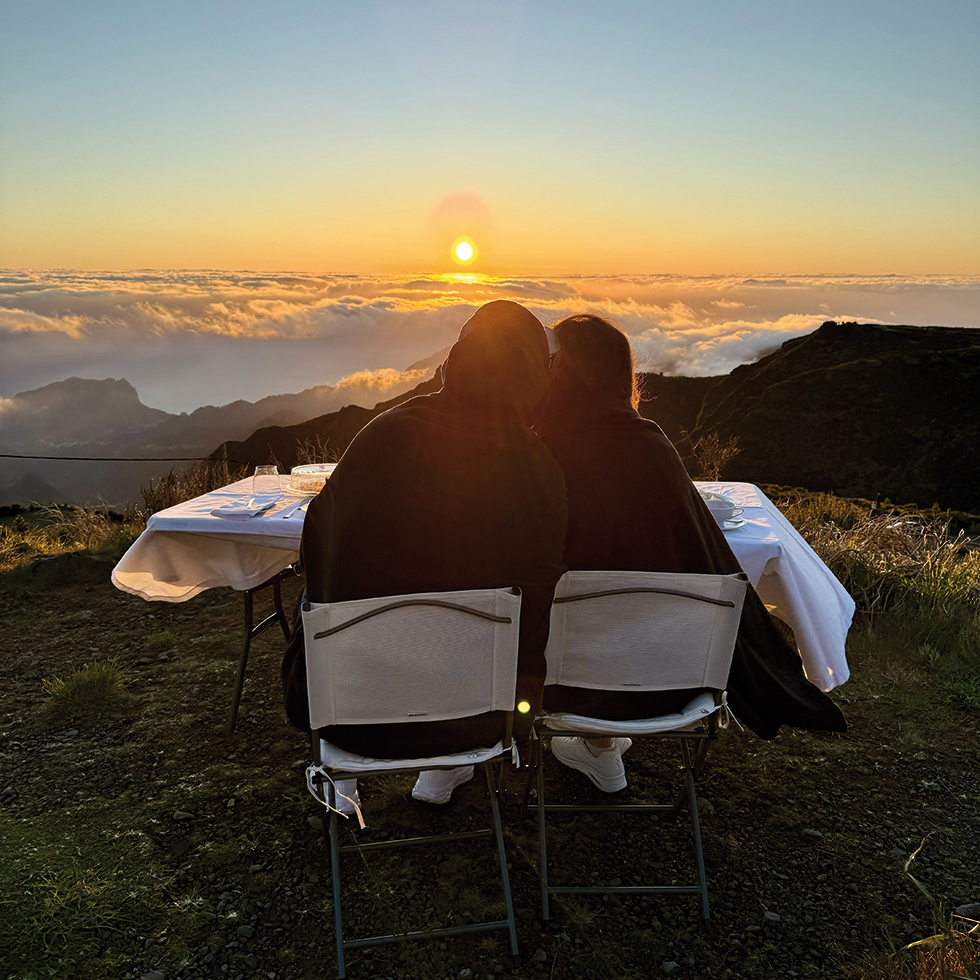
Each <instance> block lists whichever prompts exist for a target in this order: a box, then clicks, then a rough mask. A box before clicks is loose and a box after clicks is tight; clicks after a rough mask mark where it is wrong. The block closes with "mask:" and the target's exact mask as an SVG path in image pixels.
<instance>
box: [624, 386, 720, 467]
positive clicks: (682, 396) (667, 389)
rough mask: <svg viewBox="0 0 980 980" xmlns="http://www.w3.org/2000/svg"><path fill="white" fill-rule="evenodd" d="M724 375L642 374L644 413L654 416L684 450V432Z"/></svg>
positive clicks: (691, 425) (691, 424)
mask: <svg viewBox="0 0 980 980" xmlns="http://www.w3.org/2000/svg"><path fill="white" fill-rule="evenodd" d="M723 380H724V375H722V376H720V377H713V378H682V377H670V376H668V375H665V374H641V375H640V387H641V389H642V391H643V401H642V402H641V403H640V414H641V415H642V416H643V417H644V418H648V419H653V421H654V422H656V423H657V425H659V426H660V428H661V429H663V430H664V432H665V433H667V437H668V438H669V439H670V441H671V442H673V443H674V445H675V446H677V448H678V449H679V450H682V445H683V443H684V441H685V440H684V433H686V432H690V431H691V430H692V429H693V428H694V427H695V425H696V424H697V420H698V414H699V413H700V411H701V404H702V402H703V401H704V398H705V395H706V394H707V393H708V391H709V390H710V389H711V388H712V387H713V386H714V385H716V384H718V383H719V382H720V381H723Z"/></svg>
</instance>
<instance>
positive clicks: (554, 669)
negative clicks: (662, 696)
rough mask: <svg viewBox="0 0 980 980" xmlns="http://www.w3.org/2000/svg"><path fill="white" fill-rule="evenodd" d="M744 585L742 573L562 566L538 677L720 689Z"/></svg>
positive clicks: (624, 686) (599, 685)
mask: <svg viewBox="0 0 980 980" xmlns="http://www.w3.org/2000/svg"><path fill="white" fill-rule="evenodd" d="M745 588H746V578H745V575H743V574H735V575H692V574H679V573H676V572H621V571H613V572H609V571H605V572H581V571H573V572H566V573H565V574H564V575H563V576H562V577H561V579H560V580H559V582H558V586H557V588H556V589H555V601H554V604H553V605H552V608H551V634H550V637H549V640H548V648H547V651H546V657H547V661H548V676H547V680H546V682H545V683H547V684H560V685H562V686H564V687H584V688H591V689H593V690H632V691H666V690H678V689H682V688H704V687H707V688H714V689H716V690H722V689H724V687H725V685H726V683H727V682H728V672H729V670H730V668H731V661H732V652H733V650H734V647H735V638H736V635H737V633H738V623H739V619H740V617H741V615H742V602H743V600H744V598H745Z"/></svg>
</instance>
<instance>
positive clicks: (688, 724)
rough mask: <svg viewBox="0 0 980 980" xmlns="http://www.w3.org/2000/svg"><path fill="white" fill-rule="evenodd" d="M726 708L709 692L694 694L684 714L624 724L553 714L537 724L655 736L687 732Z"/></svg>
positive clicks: (635, 719) (628, 721)
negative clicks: (659, 733) (662, 733)
mask: <svg viewBox="0 0 980 980" xmlns="http://www.w3.org/2000/svg"><path fill="white" fill-rule="evenodd" d="M722 707H725V702H724V700H723V701H722V704H716V703H715V696H714V694H713V692H711V691H702V692H701V693H700V694H696V695H695V696H694V697H693V698H692V699H691V700H690V701H689V702H688V703H687V705H685V707H684V710H683V711H677V712H674V713H673V714H669V715H658V716H657V717H656V718H630V719H629V720H627V721H610V720H609V719H608V718H588V717H586V716H585V715H576V714H571V713H570V712H567V711H556V712H554V713H552V714H548V715H543V716H542V717H541V718H539V722H540V723H541V724H542V725H544V726H545V727H547V728H554V729H559V730H561V731H574V732H588V733H589V734H590V735H655V734H657V733H658V732H672V731H688V730H690V729H693V728H696V727H697V726H698V725H700V724H701V722H702V721H704V719H705V718H709V717H710V716H711V715H713V714H714V713H715V712H716V711H718V710H719V709H721V708H722Z"/></svg>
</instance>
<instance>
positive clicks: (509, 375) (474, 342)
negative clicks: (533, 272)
mask: <svg viewBox="0 0 980 980" xmlns="http://www.w3.org/2000/svg"><path fill="white" fill-rule="evenodd" d="M443 391H445V392H446V393H447V394H449V395H451V396H453V397H454V398H458V399H460V400H461V401H465V402H468V403H471V404H474V405H479V406H481V407H486V408H494V409H505V410H513V411H515V412H516V413H517V414H518V415H519V416H520V418H521V420H522V421H525V422H527V423H528V424H530V421H531V420H532V419H533V418H534V414H535V412H536V411H537V408H538V406H539V405H540V403H541V401H542V399H543V398H544V397H545V395H546V394H547V393H548V340H547V336H546V334H545V329H544V327H543V326H542V325H541V321H540V320H538V318H537V317H536V316H535V315H534V314H533V313H531V312H530V310H526V309H525V308H524V307H523V306H521V305H520V304H519V303H512V302H510V300H494V301H493V302H492V303H487V304H486V305H485V306H481V307H480V308H479V309H478V310H477V311H476V312H475V313H474V314H473V315H472V316H471V317H470V318H469V319H468V320H467V321H466V323H464V324H463V329H462V330H460V332H459V338H458V339H457V341H456V343H455V344H453V348H452V350H451V351H450V352H449V357H447V358H446V363H445V364H444V365H443Z"/></svg>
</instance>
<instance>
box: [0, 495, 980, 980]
mask: <svg viewBox="0 0 980 980" xmlns="http://www.w3.org/2000/svg"><path fill="white" fill-rule="evenodd" d="M775 492H776V491H773V493H775ZM784 503H785V504H786V508H787V512H788V513H790V515H791V517H792V518H793V519H794V520H796V521H797V522H798V523H799V524H800V525H801V526H803V527H805V529H806V531H807V533H808V535H810V536H811V539H812V540H813V541H814V543H815V545H816V546H817V547H818V549H820V550H821V554H823V555H824V557H825V559H826V560H828V562H829V563H830V564H831V565H832V567H835V570H836V571H838V574H840V575H841V576H842V578H843V579H844V580H846V581H847V582H848V584H849V586H850V587H851V588H852V589H853V590H854V592H855V594H856V596H857V598H858V602H859V607H860V609H859V616H858V618H857V620H856V623H855V626H854V627H853V628H852V631H851V635H850V638H849V650H848V656H849V661H850V663H851V667H852V671H853V674H852V679H851V680H850V681H849V682H848V683H847V684H846V685H845V686H844V687H843V688H841V689H839V690H838V691H837V692H835V693H834V697H835V699H836V700H837V701H838V702H839V703H840V704H841V706H842V708H843V710H844V712H845V714H846V716H847V718H848V722H849V730H848V732H847V733H846V734H844V735H826V734H814V733H805V732H798V731H793V730H784V731H783V732H782V733H781V734H780V735H779V736H778V737H777V738H776V739H774V740H772V741H771V742H763V741H760V740H759V739H757V738H755V737H754V736H751V735H750V734H748V733H743V732H740V731H738V730H737V729H736V728H731V729H729V730H728V731H727V732H725V733H723V737H722V738H721V739H720V741H719V744H718V745H717V746H716V749H715V750H714V751H713V753H712V755H711V756H710V757H709V764H708V771H707V773H706V778H705V780H704V784H703V789H702V790H701V792H700V798H701V800H702V804H703V805H702V833H703V837H704V843H705V850H706V860H707V863H708V878H709V889H710V893H711V900H712V918H713V925H712V928H711V929H710V930H705V929H704V928H703V926H702V923H701V920H700V915H699V911H698V908H697V904H696V901H694V900H693V899H690V898H684V897H677V898H626V897H624V898H621V899H620V898H611V897H608V898H590V897H582V898H565V899H563V900H560V901H555V903H554V907H555V915H554V918H553V919H552V920H551V921H550V922H547V923H544V922H542V921H541V920H540V916H539V911H540V910H539V904H540V903H539V893H538V888H537V877H536V866H537V856H536V837H535V835H534V834H533V833H532V823H531V822H530V821H529V822H528V824H527V825H526V826H522V825H521V823H520V821H519V819H518V799H519V796H518V794H517V792H516V788H517V787H516V785H514V782H513V780H512V784H511V791H510V792H509V793H508V799H507V804H506V813H505V822H506V824H507V827H508V832H507V841H508V854H509V857H510V862H511V876H512V885H513V888H514V893H515V901H516V905H517V915H518V929H519V937H520V941H521V960H520V964H518V965H515V964H514V963H512V962H511V961H510V958H509V956H508V955H507V947H506V942H505V939H504V937H503V934H493V933H489V934H484V935H483V936H477V937H462V938H458V939H450V940H442V941H439V940H432V941H429V942H425V943H419V944H411V945H395V946H390V947H382V948H378V949H375V950H366V951H359V952H353V953H351V954H350V957H349V976H351V977H354V978H372V977H393V978H398V980H407V978H410V977H417V978H420V980H421V978H424V980H429V978H443V977H444V978H457V977H468V976H472V977H491V976H500V975H505V976H513V977H523V978H554V980H562V978H564V980H579V978H583V980H584V978H590V980H591V978H600V977H601V978H622V980H628V978H646V977H651V976H660V975H668V972H669V973H670V974H671V975H676V976H679V977H684V978H692V980H700V978H709V977H710V978H715V977H732V978H735V977H745V978H769V977H779V978H783V977H792V976H797V977H811V978H816V977H821V978H823V977H840V978H842V980H847V978H858V977H866V978H867V980H892V978H899V977H918V978H921V980H925V978H927V977H929V978H931V977H937V978H938V977H940V976H942V972H941V970H940V967H939V966H937V965H936V963H933V962H926V960H925V959H923V958H922V956H923V955H926V956H932V958H933V960H936V962H938V959H937V957H938V955H939V954H938V953H937V952H936V950H942V949H944V948H945V947H944V946H942V945H940V946H935V945H933V946H926V947H921V948H920V951H918V952H912V953H908V954H902V955H899V956H894V955H892V954H893V953H894V951H895V950H897V949H899V948H900V947H902V946H904V945H905V944H907V943H910V942H914V941H917V940H922V939H925V938H927V937H930V936H932V935H933V934H934V932H935V930H936V923H937V921H938V922H939V923H940V924H942V923H944V922H945V921H946V919H947V916H948V913H949V912H950V911H951V910H952V909H953V908H955V907H956V906H959V905H963V904H965V903H969V902H977V901H980V871H978V869H980V835H978V834H977V831H976V828H977V826H978V822H980V812H978V811H980V803H978V799H980V797H978V791H977V773H978V770H980V740H978V738H977V736H978V734H980V657H978V656H977V653H978V650H977V646H976V644H977V642H978V637H980V629H978V625H980V622H978V610H980V575H978V569H977V560H976V557H975V552H973V551H970V550H968V549H966V548H965V545H964V542H963V541H962V540H961V541H959V542H955V541H954V542H953V544H952V545H950V544H949V543H948V541H947V539H946V538H945V537H944V536H943V535H942V534H940V533H939V530H938V529H937V528H936V526H935V521H929V520H922V521H919V522H918V523H915V522H913V524H911V525H909V526H905V525H904V523H902V524H901V525H900V526H899V527H897V528H895V527H892V528H889V527H888V526H887V523H886V524H885V525H884V526H882V527H880V528H868V527H866V526H865V525H867V523H868V522H867V520H866V518H867V516H868V515H867V511H866V509H865V508H864V505H863V504H862V505H857V506H856V507H852V508H851V509H849V508H848V505H846V504H843V503H835V502H834V501H832V500H822V501H809V502H806V501H805V500H802V499H795V500H793V499H790V495H787V496H786V499H785V500H784ZM794 507H795V508H796V510H795V511H794ZM831 512H832V513H831ZM807 515H809V517H808V516H807ZM807 520H812V522H813V525H812V526H810V527H807ZM905 520H906V517H905V516H903V517H902V522H904V521H905ZM891 523H892V524H896V523H898V522H897V521H896V520H895V519H891ZM830 524H832V525H833V527H829V525H830ZM109 531H110V532H111V533H107V535H106V537H105V538H104V539H102V540H101V541H100V540H98V539H96V538H94V537H93V538H91V539H89V540H87V542H86V543H85V544H84V545H82V544H80V542H82V540H83V539H82V537H81V536H80V535H79V536H76V537H75V538H73V539H71V540H66V539H67V538H71V532H70V531H69V529H67V528H65V527H63V528H61V529H60V530H59V531H56V532H54V533H55V534H56V535H58V537H57V542H58V543H60V546H62V547H61V551H60V553H59V551H58V545H57V544H56V542H55V541H53V540H46V541H45V540H41V539H40V538H35V539H32V540H33V543H31V545H30V547H31V550H30V551H27V550H25V549H21V551H20V554H19V555H18V554H16V553H15V554H11V551H12V550H13V551H16V549H17V545H18V544H23V543H25V542H26V541H27V538H25V537H23V536H22V537H21V539H20V540H19V541H18V540H15V539H14V534H15V533H16V534H21V533H22V532H13V531H10V532H3V533H4V537H2V538H0V556H3V555H8V558H7V560H6V562H7V563H6V565H5V566H0V567H2V568H4V569H5V570H3V571H2V572H0V576H2V577H0V623H2V633H0V635H2V637H3V646H2V648H0V867H2V868H3V869H4V871H3V874H2V875H0V950H3V954H2V956H0V962H2V964H3V965H2V967H0V977H5V978H17V980H26V978H28V977H37V978H40V977H49V976H50V977H65V978H68V977H71V978H73V980H89V978H93V980H94V978H102V977H113V978H122V980H125V978H130V980H132V978H143V977H149V976H151V974H152V975H155V976H159V974H163V975H164V976H165V977H167V978H176V977H187V978H196V977H202V978H203V977H242V978H246V977H247V978H252V977H256V978H258V977H266V978H269V980H277V978H283V980H307V978H314V977H317V978H319V977H330V976H334V975H335V972H334V971H335V967H334V965H333V964H334V951H333V932H332V902H331V900H330V894H329V893H330V889H329V869H328V867H327V862H326V854H325V848H324V844H323V840H322V835H321V834H320V832H319V829H318V827H317V826H316V824H317V823H318V817H319V813H318V810H317V807H316V804H315V803H314V801H313V800H312V798H310V797H309V796H308V794H307V793H306V791H305V788H304V785H303V767H304V765H305V764H306V762H307V761H308V752H307V746H306V742H305V739H304V738H303V737H302V736H301V735H299V734H298V733H296V732H294V731H292V730H291V729H290V728H289V727H288V725H287V724H286V721H285V718H284V716H283V713H282V709H281V703H280V695H279V681H278V664H279V657H280V654H281V648H282V638H281V635H279V634H277V633H275V632H272V631H270V632H268V633H267V634H265V635H264V636H263V637H261V638H260V639H259V640H258V641H256V643H255V645H254V646H253V657H252V663H251V665H250V668H249V675H248V681H247V684H246V689H245V696H244V699H243V702H242V708H241V713H240V719H239V725H238V729H237V731H236V733H235V734H234V735H232V736H227V735H225V734H224V721H225V714H226V711H227V707H228V702H229V698H230V693H231V681H232V678H233V674H234V665H235V662H236V660H237V652H238V651H237V642H236V641H237V633H238V629H239V627H240V623H241V598H240V596H238V595H237V594H236V593H234V592H232V591H230V590H212V591H210V592H207V593H204V594H203V595H201V596H199V597H197V598H196V599H194V600H193V601H192V602H190V603H185V604H177V605H170V604H164V603H154V604H148V603H144V602H142V601H141V600H139V599H137V598H135V597H132V596H128V595H124V594H122V593H120V592H118V591H116V590H115V589H113V588H112V586H111V584H110V583H109V582H108V570H109V567H110V562H109V561H106V560H103V559H110V560H111V558H112V556H113V555H117V554H118V553H120V549H121V548H123V547H125V542H126V540H127V537H126V536H127V534H129V535H130V537H131V535H132V533H133V531H134V529H132V528H131V529H130V530H129V531H127V530H126V529H125V527H116V526H112V527H110V529H109ZM818 532H819V533H818ZM899 532H900V533H899ZM28 533H34V532H33V531H31V530H30V529H29V531H28ZM821 535H822V537H821ZM72 542H74V543H72ZM39 554H40V555H48V556H51V557H48V558H46V559H45V560H41V561H38V560H37V555H39ZM889 556H891V557H889ZM298 586H299V582H295V583H292V584H291V585H290V590H291V596H292V595H294V594H295V590H296V589H297V588H298ZM86 666H88V667H90V668H94V669H89V670H88V671H87V673H80V671H81V669H82V668H85V667H86ZM59 682H60V683H59ZM86 685H93V686H91V687H86ZM66 688H67V689H68V691H69V693H70V694H72V695H73V696H72V697H68V696H67V695H65V694H64V693H62V700H61V701H60V703H59V700H58V698H57V695H58V692H64V691H65V689H66ZM99 692H101V693H99ZM665 752H666V749H664V748H655V747H651V746H642V745H640V744H637V745H635V746H634V748H633V749H632V750H631V751H630V752H629V754H628V755H627V757H626V763H627V774H628V777H629V780H630V787H629V789H628V790H627V791H626V793H625V794H624V795H625V796H626V797H627V798H636V799H640V798H643V797H645V796H647V795H651V794H652V795H657V794H663V793H664V792H666V781H665V773H667V774H669V773H670V770H671V768H672V765H673V762H672V759H671V758H670V757H669V756H668V755H666V754H665ZM547 766H548V769H547V772H548V779H549V784H550V785H554V787H555V793H556V796H557V797H566V798H568V799H572V798H579V799H589V798H593V796H594V795H598V794H594V793H593V791H592V790H591V788H590V787H589V786H588V784H586V783H585V782H584V780H582V779H581V777H579V776H578V774H576V773H574V772H571V771H569V770H566V769H563V768H562V767H559V766H557V765H556V764H555V763H554V760H553V759H550V758H549V759H548V760H547ZM410 788H411V780H407V779H401V778H393V779H391V780H387V781H385V782H383V783H381V784H380V785H374V784H372V785H368V786H365V787H363V788H362V798H363V801H364V808H365V814H366V817H367V820H368V824H369V828H368V831H367V834H368V835H369V836H371V835H383V834H386V833H414V832H415V831H416V829H422V830H426V829H434V828H437V827H440V826H452V827H470V826H475V825H477V823H478V822H479V820H480V819H482V815H483V810H484V805H485V802H486V787H485V786H482V785H478V784H477V783H476V782H474V783H470V784H467V785H465V786H463V787H461V788H460V789H459V790H457V793H456V797H455V798H454V801H453V803H451V804H450V805H449V806H447V807H442V808H437V807H432V806H429V805H426V804H422V803H418V802H415V801H413V800H411V798H410V797H409V792H410ZM563 827H564V829H562V828H561V827H559V828H558V829H557V831H556V834H555V841H554V849H555V854H556V856H558V855H559V854H564V860H565V862H566V863H567V864H568V865H569V866H570V867H571V868H572V869H574V872H575V874H576V875H579V876H582V877H585V878H587V879H588V878H595V879H604V880H606V881H607V882H608V881H612V880H614V879H619V880H620V881H622V883H624V884H628V883H630V882H631V880H633V879H632V878H631V876H633V875H637V876H646V877H647V878H649V877H651V876H652V877H655V878H659V879H661V880H667V881H669V880H672V879H675V878H680V877H681V876H689V875H690V873H691V862H690V857H689V853H690V846H689V832H688V829H687V826H686V824H685V823H684V822H683V821H680V822H677V823H669V822H666V821H645V822H644V821H639V820H637V818H635V817H634V818H628V817H626V816H612V815H610V816H601V817H600V816H593V817H585V818H582V819H579V820H575V821H572V820H569V821H567V823H566V824H565V825H563ZM345 833H347V834H351V833H352V831H349V830H346V831H345ZM923 840H925V841H926V842H925V845H924V846H923V848H922V850H921V852H920V853H919V854H918V856H917V857H916V858H915V861H914V863H913V865H912V868H911V870H912V873H913V874H915V876H916V877H917V878H918V879H919V881H920V882H921V883H922V884H923V885H924V886H925V887H926V888H927V889H928V891H929V892H930V894H931V895H932V896H933V897H934V898H935V900H936V902H941V903H942V911H941V912H940V913H938V916H937V910H936V907H935V905H934V904H933V902H931V901H930V900H929V899H928V898H927V897H926V895H925V894H924V893H923V891H922V890H921V889H920V888H919V887H917V885H916V884H915V882H913V881H912V879H911V878H910V877H909V875H908V873H907V872H906V870H905V864H906V862H907V860H908V859H909V857H910V856H911V855H912V853H913V852H914V851H915V850H916V849H917V848H918V847H919V845H920V843H921V842H922V841H923ZM419 858H421V861H420V860H419ZM345 867H346V868H348V869H349V870H350V871H351V872H352V873H351V874H350V883H349V888H348V890H347V892H346V916H347V918H348V921H349V926H350V928H351V930H352V931H353V932H354V933H355V934H362V935H363V934H365V933H370V932H372V931H376V930H378V929H379V928H384V927H386V926H388V925H390V924H392V923H398V922H401V921H405V919H406V917H407V918H410V919H412V920H413V921H416V922H422V923H430V924H433V925H434V924H439V923H441V922H445V921H447V920H449V919H453V918H455V919H457V920H464V919H465V917H466V916H481V915H483V914H484V913H485V912H486V911H487V910H490V911H491V912H492V910H493V908H494V907H495V906H496V905H499V902H500V898H499V893H498V891H497V889H496V886H495V883H494V878H495V859H494V857H493V854H492V852H490V851H489V849H484V846H483V845H482V844H477V845H471V846H470V847H469V848H464V849H463V850H462V851H453V850H451V849H449V848H445V849H437V850H436V851H435V852H434V853H429V854H427V855H422V854H420V853H418V852H416V853H415V854H413V855H411V857H407V856H405V855H402V854H398V853H397V852H378V853H376V854H372V855H371V856H370V857H368V858H365V859H361V858H357V857H348V858H345ZM556 883H557V878H556ZM923 949H924V950H925V954H923V953H922V952H921V950H923ZM943 955H946V954H943ZM665 964H666V966H665ZM670 964H677V966H676V969H675V968H674V967H672V966H671V965H670ZM947 964H948V965H949V966H950V967H951V968H952V960H947ZM937 970H940V972H936V971H937ZM154 971H156V973H154ZM465 971H471V972H470V973H466V972H465ZM957 972H960V971H959V970H958V968H957ZM962 972H964V975H966V974H967V973H968V972H969V971H966V970H965V968H964V970H963V971H962ZM974 975H975V974H974Z"/></svg>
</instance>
